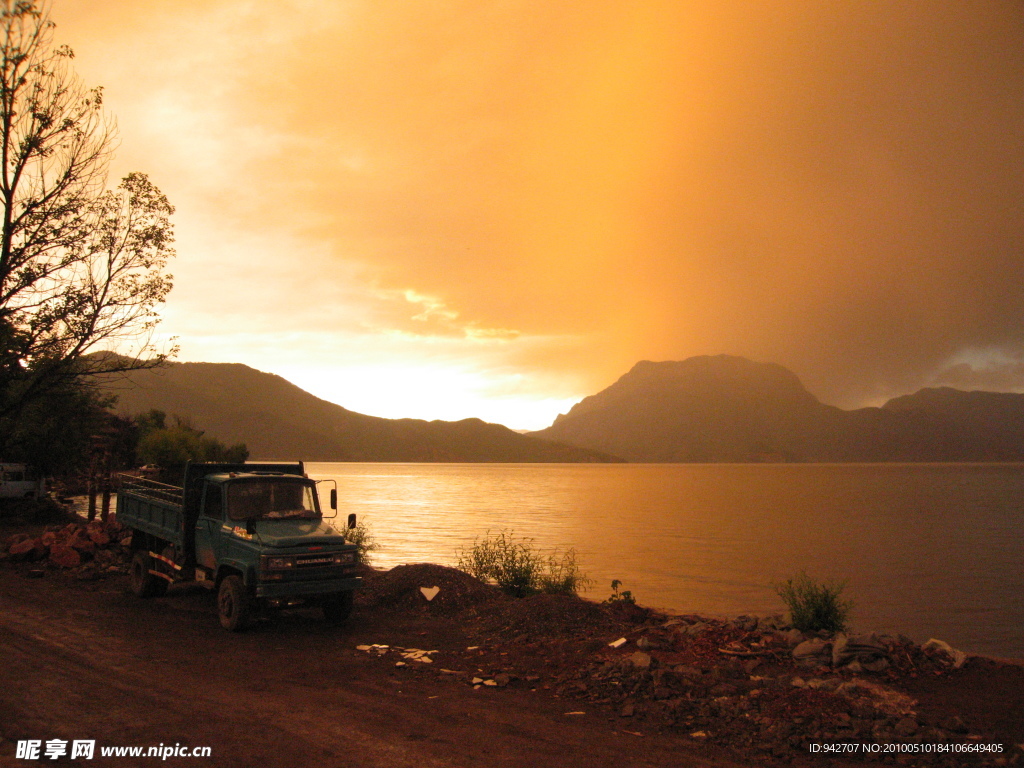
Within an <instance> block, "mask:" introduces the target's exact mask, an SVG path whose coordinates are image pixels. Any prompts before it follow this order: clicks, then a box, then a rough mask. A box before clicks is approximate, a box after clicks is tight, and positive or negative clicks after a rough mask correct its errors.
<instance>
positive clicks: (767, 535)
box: [307, 463, 1024, 658]
mask: <svg viewBox="0 0 1024 768" xmlns="http://www.w3.org/2000/svg"><path fill="white" fill-rule="evenodd" d="M307 471H308V472H309V474H310V475H311V476H313V477H315V478H317V479H326V478H333V479H335V480H337V483H338V494H339V506H340V510H339V512H340V514H341V515H345V514H348V513H349V512H355V513H357V515H358V516H359V518H360V520H361V521H363V522H365V523H367V524H368V525H369V527H370V529H371V531H372V533H373V535H374V538H375V539H376V541H377V542H378V543H379V544H380V546H381V549H380V550H379V551H378V552H377V553H375V555H374V558H373V561H374V563H375V564H376V565H378V566H382V567H390V566H393V565H396V564H399V563H414V562H433V563H441V564H446V565H454V564H455V562H456V561H457V559H458V557H457V553H458V551H459V550H461V549H463V548H466V547H469V546H471V545H472V543H473V540H474V538H476V537H481V536H483V535H485V534H486V533H487V532H488V531H491V532H492V533H496V532H498V531H502V530H505V531H509V530H511V531H514V533H515V535H516V536H517V537H519V536H525V537H529V538H532V539H533V540H534V543H535V544H536V546H537V547H539V548H542V549H544V548H552V547H559V548H562V549H563V550H564V549H566V548H569V547H573V548H575V550H576V552H577V554H578V560H579V561H580V563H581V565H582V567H583V570H584V571H586V572H587V573H588V574H589V576H590V577H591V578H592V579H593V580H594V584H593V585H592V586H591V588H590V590H589V591H588V592H587V597H590V598H591V599H597V600H600V599H604V598H606V597H607V596H608V595H609V594H611V586H610V585H611V581H612V580H613V579H618V580H620V581H621V582H622V588H623V589H628V590H630V591H631V592H632V593H633V595H634V596H635V597H636V599H637V601H638V602H640V603H641V604H643V605H648V606H653V607H658V608H664V609H668V610H671V611H674V612H681V613H687V612H694V613H704V614H709V615H723V616H732V615H738V614H742V613H754V614H767V613H776V612H782V610H783V606H782V604H781V601H780V600H779V598H778V597H777V596H776V594H775V590H774V587H773V585H774V584H776V583H778V582H780V581H783V580H785V579H786V578H789V577H790V576H794V575H796V574H798V573H799V572H800V571H802V570H804V571H806V572H807V573H808V575H810V576H811V577H812V578H815V579H818V580H827V579H832V580H836V581H842V582H845V584H846V590H845V592H844V597H848V598H850V599H852V600H853V601H854V608H853V612H852V615H851V623H852V627H853V629H854V631H871V630H879V631H889V632H893V633H895V632H902V633H904V634H907V635H909V636H910V637H912V638H914V639H915V640H918V641H923V640H927V639H928V638H930V637H936V638H939V639H941V640H945V641H947V642H949V643H951V644H952V645H953V646H954V647H958V648H961V649H963V650H966V651H969V652H973V653H983V654H988V655H994V656H1004V657H1012V658H1024V551H1022V550H1024V546H1022V545H1024V541H1022V538H1024V537H1022V534H1021V529H1022V523H1024V464H611V465H608V464H349V463H333V464H323V463H310V464H307ZM329 487H330V484H329V483H325V484H321V493H322V494H323V493H324V492H325V491H326V489H327V488H329ZM424 586H431V585H424Z"/></svg>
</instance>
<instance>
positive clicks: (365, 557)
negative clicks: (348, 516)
mask: <svg viewBox="0 0 1024 768" xmlns="http://www.w3.org/2000/svg"><path fill="white" fill-rule="evenodd" d="M341 532H342V533H344V534H345V541H347V542H348V543H349V544H355V545H356V546H357V547H358V548H359V562H361V563H366V564H367V565H368V564H369V563H370V553H371V552H376V551H377V550H378V549H380V544H378V543H377V542H376V540H375V539H374V538H373V533H371V532H370V527H369V526H368V525H367V524H366V523H364V522H362V521H360V522H358V523H356V527H355V528H343V529H341Z"/></svg>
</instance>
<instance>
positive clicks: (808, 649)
mask: <svg viewBox="0 0 1024 768" xmlns="http://www.w3.org/2000/svg"><path fill="white" fill-rule="evenodd" d="M793 658H794V659H796V660H797V662H799V663H800V664H804V665H809V666H817V665H819V664H827V663H829V662H830V661H831V660H832V643H830V642H828V641H826V640H822V639H821V638H818V637H815V638H811V639H810V640H804V641H803V642H802V643H800V644H799V645H798V646H797V647H796V648H794V649H793Z"/></svg>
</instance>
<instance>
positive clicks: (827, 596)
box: [775, 571, 853, 632]
mask: <svg viewBox="0 0 1024 768" xmlns="http://www.w3.org/2000/svg"><path fill="white" fill-rule="evenodd" d="M845 588H846V584H845V583H842V582H840V583H835V582H831V583H827V582H826V583H821V584H819V583H818V582H816V581H814V580H813V579H811V578H810V577H809V576H808V575H807V574H806V573H805V572H803V571H801V572H800V575H799V576H797V577H796V578H793V579H788V580H787V581H786V582H784V583H783V584H779V585H776V587H775V591H776V593H778V595H779V597H781V598H782V602H784V603H785V604H786V606H787V607H788V608H789V613H790V617H791V621H792V624H793V626H794V627H795V628H796V629H799V630H800V631H801V632H817V631H820V630H824V631H826V632H842V631H843V630H844V629H846V619H847V617H848V616H849V614H850V609H851V608H853V601H852V600H840V595H842V593H843V590H844V589H845Z"/></svg>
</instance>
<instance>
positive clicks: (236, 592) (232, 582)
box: [217, 574, 253, 632]
mask: <svg viewBox="0 0 1024 768" xmlns="http://www.w3.org/2000/svg"><path fill="white" fill-rule="evenodd" d="M252 607H253V606H252V600H251V599H250V597H249V593H248V592H246V590H245V584H244V583H243V582H242V577H241V576H236V575H235V574H232V575H230V576H225V577H224V581H222V582H221V583H220V590H219V591H218V592H217V613H218V614H220V625H221V626H222V627H224V629H226V630H228V631H229V632H241V631H242V630H243V629H245V628H246V627H247V626H249V622H250V621H251V620H252Z"/></svg>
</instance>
